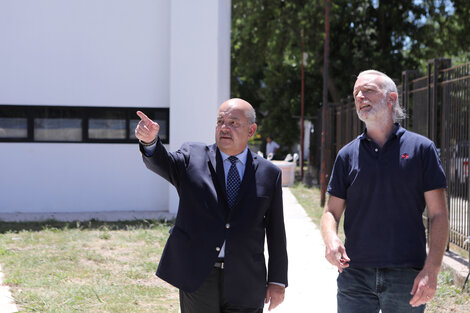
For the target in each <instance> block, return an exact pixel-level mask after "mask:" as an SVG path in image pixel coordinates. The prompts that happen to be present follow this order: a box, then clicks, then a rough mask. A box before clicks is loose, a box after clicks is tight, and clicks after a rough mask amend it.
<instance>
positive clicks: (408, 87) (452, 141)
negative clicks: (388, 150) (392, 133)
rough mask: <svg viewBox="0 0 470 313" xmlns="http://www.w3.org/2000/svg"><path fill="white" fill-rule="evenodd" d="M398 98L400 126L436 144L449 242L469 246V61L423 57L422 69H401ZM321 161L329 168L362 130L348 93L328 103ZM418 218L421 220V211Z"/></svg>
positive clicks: (466, 247)
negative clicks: (425, 66)
mask: <svg viewBox="0 0 470 313" xmlns="http://www.w3.org/2000/svg"><path fill="white" fill-rule="evenodd" d="M398 90H399V94H400V95H399V100H400V102H401V105H402V106H403V107H404V108H405V110H406V112H407V115H408V117H407V118H406V119H405V120H404V121H403V122H402V125H403V126H404V127H405V128H407V129H409V130H411V131H414V132H416V133H419V134H422V135H424V136H426V137H428V138H430V139H431V140H433V141H434V142H435V144H436V147H437V148H438V150H439V151H440V157H441V161H442V164H443V167H444V170H445V172H446V176H447V184H448V188H447V196H448V206H449V222H450V234H449V242H450V243H452V244H454V245H456V246H458V247H460V248H462V249H465V250H469V251H470V243H469V236H470V213H469V212H470V208H469V188H470V185H469V164H468V162H469V152H470V151H469V146H470V125H469V121H470V63H466V64H463V65H459V66H456V67H451V66H450V60H448V59H433V60H430V61H429V62H428V73H427V74H426V75H420V73H419V72H418V71H415V70H413V71H409V70H407V71H403V75H402V78H401V84H399V85H398ZM328 110H329V111H330V114H329V116H330V117H331V118H330V120H329V121H328V124H327V125H328V133H330V134H331V135H330V136H328V143H327V146H328V149H329V151H332V153H331V154H330V157H331V160H329V161H328V162H327V173H331V169H332V165H333V162H334V158H335V156H336V154H337V152H338V151H339V150H340V149H341V148H342V147H343V146H344V145H345V144H347V143H348V142H350V141H351V140H353V139H354V138H355V137H357V136H358V135H360V134H361V133H362V132H363V129H364V125H363V123H362V122H360V120H359V119H358V118H357V115H356V110H355V106H354V100H353V99H352V97H348V98H346V99H344V100H343V101H342V102H341V103H336V104H329V108H328ZM424 219H425V220H427V217H426V213H425V216H424Z"/></svg>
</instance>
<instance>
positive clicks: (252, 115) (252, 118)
mask: <svg viewBox="0 0 470 313" xmlns="http://www.w3.org/2000/svg"><path fill="white" fill-rule="evenodd" d="M245 116H246V118H247V119H248V123H249V124H250V125H251V124H254V123H256V111H255V109H253V107H251V109H249V110H246V111H245Z"/></svg>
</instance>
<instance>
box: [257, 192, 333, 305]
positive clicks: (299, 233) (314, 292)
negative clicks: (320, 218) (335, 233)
mask: <svg viewBox="0 0 470 313" xmlns="http://www.w3.org/2000/svg"><path fill="white" fill-rule="evenodd" d="M283 198H284V219H285V224H286V233H287V252H288V257H289V286H288V287H287V289H286V297H285V300H284V302H283V303H282V304H281V305H280V306H279V307H277V308H276V309H274V310H273V311H271V312H272V313H294V312H296V313H303V312H305V313H307V312H321V313H336V277H337V276H338V271H337V269H336V268H335V267H334V266H332V265H331V264H330V263H328V262H327V261H326V259H325V257H324V255H325V246H324V244H323V240H322V238H321V234H320V230H319V229H318V228H317V226H316V225H315V224H313V222H312V221H311V219H310V218H309V217H308V215H307V213H305V211H304V209H303V208H302V206H301V205H300V204H299V203H298V202H297V200H296V198H295V197H294V195H293V194H292V193H291V192H290V190H289V189H288V188H283ZM264 312H268V309H267V306H266V307H265V309H264Z"/></svg>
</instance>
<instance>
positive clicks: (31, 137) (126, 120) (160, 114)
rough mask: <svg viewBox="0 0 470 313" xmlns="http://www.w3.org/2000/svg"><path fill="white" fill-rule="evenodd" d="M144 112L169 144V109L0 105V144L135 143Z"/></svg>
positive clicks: (164, 141)
mask: <svg viewBox="0 0 470 313" xmlns="http://www.w3.org/2000/svg"><path fill="white" fill-rule="evenodd" d="M137 110H141V111H143V112H144V113H145V114H147V116H149V117H150V118H151V119H153V120H154V121H156V122H157V123H158V124H159V125H160V132H159V136H160V138H161V140H162V142H163V143H168V142H169V109H168V108H144V109H142V108H129V107H127V108H116V107H64V106H20V105H0V142H77V143H80V142H94V143H99V142H101V143H105V142H108V143H135V142H137V139H136V138H135V134H134V129H135V127H136V125H137V123H138V121H139V118H138V117H137V114H136V111H137Z"/></svg>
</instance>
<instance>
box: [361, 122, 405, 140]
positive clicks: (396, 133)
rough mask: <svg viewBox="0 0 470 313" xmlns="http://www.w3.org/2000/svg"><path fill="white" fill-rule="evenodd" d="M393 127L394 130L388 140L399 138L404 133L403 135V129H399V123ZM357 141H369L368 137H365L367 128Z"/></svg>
mask: <svg viewBox="0 0 470 313" xmlns="http://www.w3.org/2000/svg"><path fill="white" fill-rule="evenodd" d="M394 125H395V126H397V127H395V130H394V131H393V132H392V133H391V134H390V136H389V137H388V140H390V139H392V138H393V137H397V138H398V137H401V136H402V135H403V134H404V133H405V131H406V130H405V129H404V128H403V127H401V125H400V123H394ZM359 139H360V140H364V139H367V140H369V139H370V138H369V136H367V127H366V129H364V132H363V133H362V134H361V135H360V136H359Z"/></svg>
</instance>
